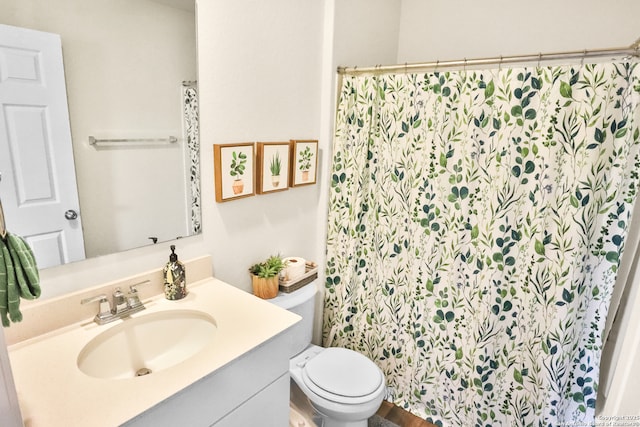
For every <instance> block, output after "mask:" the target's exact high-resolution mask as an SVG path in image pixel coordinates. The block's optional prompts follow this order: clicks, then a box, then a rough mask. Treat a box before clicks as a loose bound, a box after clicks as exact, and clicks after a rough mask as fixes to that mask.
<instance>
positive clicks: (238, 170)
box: [229, 151, 247, 194]
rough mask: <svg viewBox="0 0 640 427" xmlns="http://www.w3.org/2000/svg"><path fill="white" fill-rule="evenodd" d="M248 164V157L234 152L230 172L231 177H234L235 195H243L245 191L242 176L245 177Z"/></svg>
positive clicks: (233, 188) (233, 187)
mask: <svg viewBox="0 0 640 427" xmlns="http://www.w3.org/2000/svg"><path fill="white" fill-rule="evenodd" d="M246 164H247V155H246V154H245V153H242V152H239V153H238V152H235V151H234V152H233V153H232V155H231V170H230V171H229V175H231V176H232V177H234V178H235V179H234V181H233V185H232V187H231V188H232V190H233V194H241V193H242V191H243V190H244V182H242V175H244V170H245V169H246V167H247V166H246Z"/></svg>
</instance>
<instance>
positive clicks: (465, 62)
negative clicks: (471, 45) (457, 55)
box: [462, 58, 467, 73]
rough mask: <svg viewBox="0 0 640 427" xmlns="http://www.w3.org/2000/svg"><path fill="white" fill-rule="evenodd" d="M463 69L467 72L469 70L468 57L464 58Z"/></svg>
mask: <svg viewBox="0 0 640 427" xmlns="http://www.w3.org/2000/svg"><path fill="white" fill-rule="evenodd" d="M462 70H463V71H464V72H465V73H466V72H467V58H464V65H463V66H462Z"/></svg>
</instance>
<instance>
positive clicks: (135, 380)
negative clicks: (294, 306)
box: [9, 277, 299, 427]
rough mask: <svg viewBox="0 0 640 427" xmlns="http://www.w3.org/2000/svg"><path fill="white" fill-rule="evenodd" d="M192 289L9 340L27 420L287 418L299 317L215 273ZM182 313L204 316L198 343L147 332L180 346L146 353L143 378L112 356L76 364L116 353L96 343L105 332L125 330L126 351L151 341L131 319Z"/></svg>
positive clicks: (223, 423)
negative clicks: (111, 317)
mask: <svg viewBox="0 0 640 427" xmlns="http://www.w3.org/2000/svg"><path fill="white" fill-rule="evenodd" d="M188 289H189V294H188V296H187V297H186V298H184V299H182V300H178V301H168V300H166V299H164V297H163V295H162V294H159V295H156V296H153V297H150V298H143V302H144V304H145V306H146V309H145V310H142V311H141V312H139V313H135V314H132V315H131V317H130V318H125V319H123V320H116V321H115V322H112V323H109V324H105V325H98V324H96V323H95V322H94V321H93V319H91V318H89V319H86V318H85V319H84V320H82V321H79V322H76V323H73V324H70V325H67V326H64V327H62V328H59V329H56V330H53V331H50V332H47V333H44V334H41V335H38V336H35V337H32V338H29V339H26V340H23V341H21V342H18V343H16V344H13V345H11V346H10V347H9V355H10V359H11V364H12V369H13V374H14V379H15V383H16V388H17V391H18V398H19V401H20V407H21V411H22V416H23V419H24V423H25V426H28V427H30V426H46V427H51V426H65V427H67V426H105V427H106V426H108V427H112V426H116V425H125V426H154V427H156V426H176V425H185V426H187V425H188V426H211V425H215V426H219V427H233V426H240V425H260V426H273V427H281V426H284V425H288V420H289V373H288V371H289V355H288V348H289V345H288V341H289V340H290V335H289V334H290V328H291V326H293V325H294V324H295V323H297V322H298V321H299V317H298V316H297V315H295V314H293V313H290V312H288V311H286V310H283V309H281V308H279V307H276V306H275V305H273V304H270V303H268V302H266V301H263V300H260V299H258V298H256V297H254V296H253V295H250V294H248V293H246V292H244V291H242V290H239V289H237V288H235V287H233V286H231V285H228V284H226V283H223V282H221V281H219V280H217V279H215V278H211V277H209V278H206V279H203V280H199V281H197V282H196V283H190V284H189V287H188ZM78 305H79V302H78ZM70 309H71V308H70ZM144 316H148V317H146V318H144ZM185 316H186V317H189V318H191V317H194V316H195V318H198V317H201V318H202V319H204V320H203V322H205V323H207V322H209V324H208V326H207V328H208V329H206V331H208V332H205V333H204V334H203V335H198V336H195V337H192V341H194V342H196V343H197V344H198V345H197V346H196V347H197V348H195V349H194V348H193V347H191V346H190V344H188V343H187V344H181V343H182V340H181V339H179V338H180V337H178V336H176V335H171V334H169V333H167V334H163V333H158V331H157V330H153V329H150V331H152V332H153V335H154V336H156V337H157V340H159V341H162V340H163V339H170V340H179V341H180V343H176V345H175V346H174V347H176V348H179V349H182V347H184V352H185V353H184V354H183V355H182V356H180V355H178V356H177V358H176V359H171V360H169V361H166V360H165V362H162V363H164V364H162V363H160V362H158V361H157V360H156V361H152V360H149V363H150V364H153V363H156V368H155V369H153V372H152V373H149V374H148V375H143V376H138V377H136V376H135V374H132V375H128V374H127V373H126V372H125V373H124V374H123V373H122V372H121V371H118V370H117V369H116V370H114V369H115V368H114V367H113V366H110V364H117V363H118V362H117V360H118V355H117V354H116V355H115V356H114V357H112V356H113V355H110V354H106V355H102V356H105V357H103V359H102V360H104V362H101V363H103V364H104V365H105V368H104V370H102V369H101V367H100V363H98V364H94V366H93V367H92V368H91V370H88V369H87V368H86V367H85V368H83V369H85V371H84V372H83V370H81V369H80V368H79V363H80V362H81V361H82V360H84V359H83V358H84V357H85V356H86V354H87V352H89V353H91V352H92V351H93V352H96V351H106V352H110V351H112V352H113V351H114V348H116V347H113V348H109V347H104V348H102V347H97V346H95V345H94V344H93V343H94V342H98V343H100V342H101V341H104V340H102V337H107V338H108V337H109V336H110V335H114V332H115V331H120V332H118V333H122V331H124V332H125V336H126V337H127V338H126V340H128V344H127V345H128V346H130V347H131V348H136V346H139V347H149V346H153V345H154V344H153V343H152V344H149V343H148V342H147V341H145V340H144V339H143V338H144V337H145V336H144V334H145V332H144V331H145V330H144V329H135V328H133V327H131V328H130V327H129V325H136V324H151V323H153V325H155V326H157V324H156V323H154V322H155V320H154V321H153V322H146V320H147V319H152V320H153V319H156V318H157V319H160V320H161V321H163V322H169V323H171V322H172V320H171V319H174V318H175V319H181V320H180V321H184V317H185ZM188 321H190V320H188ZM127 322H130V323H129V324H128V323H127ZM194 324H195V323H194ZM153 325H152V326H153ZM185 325H190V323H185ZM155 326H154V327H155ZM112 328H116V329H112ZM185 329H189V328H186V327H185ZM194 329H195V327H194ZM132 331H133V332H132ZM148 331H149V330H147V332H146V333H147V334H149V333H150V332H148ZM189 332H190V331H189V330H186V331H185V334H189ZM166 337H169V338H166ZM157 340H156V341H157ZM202 340H204V341H202ZM152 341H153V340H152ZM174 350H175V348H174ZM115 351H116V352H117V350H115ZM181 357H182V358H183V359H184V360H182V361H180V358H181ZM156 359H157V358H156ZM158 363H160V364H158ZM158 366H159V367H160V368H159V369H158V368H157V367H158ZM112 368H113V369H112ZM87 372H89V374H87Z"/></svg>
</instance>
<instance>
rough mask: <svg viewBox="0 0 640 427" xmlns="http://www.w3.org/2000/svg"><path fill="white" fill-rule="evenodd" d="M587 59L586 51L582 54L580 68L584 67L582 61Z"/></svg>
mask: <svg viewBox="0 0 640 427" xmlns="http://www.w3.org/2000/svg"><path fill="white" fill-rule="evenodd" d="M586 57H587V49H585V50H584V52H582V59H581V60H580V66H581V67H584V59H585V58H586Z"/></svg>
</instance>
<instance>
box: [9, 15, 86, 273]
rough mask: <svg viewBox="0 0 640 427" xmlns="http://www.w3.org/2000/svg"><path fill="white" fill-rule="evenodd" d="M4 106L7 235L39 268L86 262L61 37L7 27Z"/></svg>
mask: <svg viewBox="0 0 640 427" xmlns="http://www.w3.org/2000/svg"><path fill="white" fill-rule="evenodd" d="M0 107H1V109H2V111H1V112H0V174H2V175H1V177H0V198H1V200H2V206H3V208H4V214H5V215H4V216H5V222H6V225H7V230H9V231H10V232H12V233H14V234H18V235H20V236H22V237H24V238H25V239H26V240H27V242H28V243H29V244H30V245H31V248H32V249H33V251H34V254H35V256H36V261H37V263H38V267H40V268H45V267H51V266H55V265H59V264H64V263H67V262H70V261H77V260H81V259H84V257H85V255H84V241H83V237H82V224H81V222H80V217H79V215H80V209H79V203H78V191H77V186H76V176H75V167H74V163H73V150H72V147H71V128H70V124H69V111H68V107H67V91H66V87H65V80H64V67H63V63H62V43H61V40H60V36H59V35H57V34H51V33H44V32H41V31H34V30H28V29H25V28H17V27H11V26H8V25H0ZM74 216H75V218H74Z"/></svg>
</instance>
